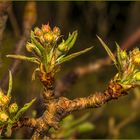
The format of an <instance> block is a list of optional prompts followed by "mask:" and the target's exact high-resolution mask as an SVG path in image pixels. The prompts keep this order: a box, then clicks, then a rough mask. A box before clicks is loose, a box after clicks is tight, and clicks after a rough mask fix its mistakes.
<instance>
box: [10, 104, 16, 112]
mask: <svg viewBox="0 0 140 140" xmlns="http://www.w3.org/2000/svg"><path fill="white" fill-rule="evenodd" d="M17 111H18V105H17V103H12V104H11V105H10V106H9V112H10V113H16V112H17Z"/></svg>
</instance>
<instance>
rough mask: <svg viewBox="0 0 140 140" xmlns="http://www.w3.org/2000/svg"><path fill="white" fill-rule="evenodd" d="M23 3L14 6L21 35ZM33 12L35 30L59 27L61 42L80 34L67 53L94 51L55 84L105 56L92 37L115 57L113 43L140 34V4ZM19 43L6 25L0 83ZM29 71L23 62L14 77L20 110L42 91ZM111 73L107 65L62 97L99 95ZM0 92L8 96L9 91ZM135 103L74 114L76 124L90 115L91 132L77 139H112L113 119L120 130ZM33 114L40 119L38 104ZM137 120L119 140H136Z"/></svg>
mask: <svg viewBox="0 0 140 140" xmlns="http://www.w3.org/2000/svg"><path fill="white" fill-rule="evenodd" d="M26 3H27V2H20V1H14V2H13V12H14V14H15V17H16V20H17V23H18V26H19V29H20V31H21V32H22V23H23V15H24V8H25V6H26ZM36 7H37V21H36V23H35V25H34V27H35V26H39V27H41V25H42V24H46V23H48V22H49V23H50V26H51V27H54V26H58V27H60V29H61V32H62V35H64V38H66V37H67V36H68V33H69V32H72V31H74V30H78V33H79V35H78V39H77V42H76V44H75V47H74V48H73V50H72V51H71V52H76V51H78V50H82V49H84V48H87V47H90V46H94V49H92V50H91V51H90V52H88V53H86V54H84V55H81V56H79V57H78V58H76V59H74V60H72V61H70V62H67V63H65V64H63V66H62V68H61V71H60V72H59V73H58V75H57V78H62V77H63V76H64V75H65V74H67V73H68V72H70V71H71V70H73V69H74V68H75V67H77V66H82V65H83V66H84V65H87V64H88V63H90V62H94V61H96V60H98V59H99V58H105V57H106V56H107V54H106V52H105V50H104V49H103V48H102V47H101V44H100V43H99V41H98V39H97V37H96V35H99V36H100V37H101V38H102V39H103V40H104V41H105V42H106V43H107V44H108V45H109V46H110V48H111V50H112V51H114V50H115V49H116V47H115V41H116V42H118V43H119V44H120V45H123V43H125V41H127V39H128V38H129V36H131V35H132V34H133V33H134V32H136V31H137V30H139V28H140V14H139V13H140V2H131V1H129V2H113V1H112V2H94V1H93V2H92V1H90V2H88V1H83V2H80V1H75V2H74V1H73V2H56V1H53V2H47V1H46V2H44V1H43V2H41V1H38V2H36ZM19 38H20V36H19V37H16V36H15V35H14V31H13V28H12V26H11V22H10V20H9V19H8V21H7V25H6V29H5V31H4V36H3V40H2V43H1V46H0V51H1V52H0V53H1V59H0V61H1V65H0V77H3V75H4V74H5V73H6V72H7V71H8V69H9V65H10V64H11V63H12V62H13V60H11V59H8V58H6V57H5V55H6V54H9V53H13V52H14V48H15V44H16V43H17V41H18V40H19ZM139 43H140V35H139V39H137V40H136V41H135V42H134V43H133V46H130V48H129V49H132V48H133V47H136V46H137V47H139V46H140V45H139ZM21 53H22V52H21ZM23 53H27V52H26V51H25V48H23ZM33 67H34V66H33V65H32V64H29V63H26V62H22V65H20V67H19V71H18V72H17V73H16V75H14V76H13V79H14V81H13V92H12V94H13V97H14V98H13V100H16V101H17V102H18V103H19V104H20V105H21V106H22V105H23V104H24V103H25V102H28V101H30V100H31V98H34V97H36V96H37V97H40V95H39V94H40V92H41V91H42V86H41V84H40V82H39V80H36V81H31V74H32V72H33ZM115 72H116V69H115V68H114V67H113V65H109V66H105V67H103V68H102V69H100V70H99V71H98V72H93V73H90V74H88V75H86V76H84V77H82V78H81V79H80V80H78V81H77V82H76V84H75V85H73V86H72V87H71V89H70V90H69V92H68V93H65V96H66V97H69V98H71V99H73V98H76V97H84V96H88V95H89V94H90V93H92V92H94V91H103V90H104V89H105V87H106V86H107V83H108V81H109V80H110V79H111V77H112V76H113V75H114V74H115ZM4 88H5V90H6V89H7V86H5V87H4ZM132 93H133V91H132ZM133 100H135V96H134V94H129V95H128V96H126V97H122V98H120V99H119V100H115V101H111V102H109V103H107V105H105V106H103V107H101V108H98V109H88V110H84V111H80V112H76V113H74V116H75V118H79V117H81V116H82V115H84V114H85V113H87V112H89V113H91V116H90V118H89V121H90V122H92V123H93V124H94V126H95V128H94V130H92V131H90V132H88V133H86V134H85V133H82V134H78V133H77V134H75V138H112V137H111V136H110V135H109V131H110V129H109V125H111V119H112V118H113V119H115V121H116V124H118V123H120V122H121V121H122V120H123V119H125V118H127V117H129V116H130V115H131V113H132V112H133V111H134V110H133V108H132V101H133ZM139 105H140V104H139ZM32 109H37V111H38V112H39V113H38V116H39V115H40V114H41V105H39V106H38V104H36V105H34V106H33V107H32ZM138 111H139V110H138V109H137V112H138ZM28 115H31V111H29V112H28ZM96 115H97V117H96ZM139 116H140V115H137V117H136V118H135V119H133V121H132V122H130V123H128V124H127V125H126V126H124V127H123V128H122V129H121V131H120V133H119V135H118V138H126V139H127V138H132V139H133V138H140V133H139V132H140V119H139ZM109 122H110V123H109ZM23 137H24V138H29V136H28V133H27V130H26V131H25V130H24V131H22V132H21V131H18V132H17V134H16V135H15V138H23Z"/></svg>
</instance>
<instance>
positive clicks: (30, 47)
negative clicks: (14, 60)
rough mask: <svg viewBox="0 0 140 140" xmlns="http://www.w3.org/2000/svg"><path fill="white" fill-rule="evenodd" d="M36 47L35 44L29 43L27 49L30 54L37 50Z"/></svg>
mask: <svg viewBox="0 0 140 140" xmlns="http://www.w3.org/2000/svg"><path fill="white" fill-rule="evenodd" d="M35 47H36V46H35V45H34V44H32V43H29V42H28V43H27V45H26V49H27V51H28V52H32V51H33V50H34V49H35Z"/></svg>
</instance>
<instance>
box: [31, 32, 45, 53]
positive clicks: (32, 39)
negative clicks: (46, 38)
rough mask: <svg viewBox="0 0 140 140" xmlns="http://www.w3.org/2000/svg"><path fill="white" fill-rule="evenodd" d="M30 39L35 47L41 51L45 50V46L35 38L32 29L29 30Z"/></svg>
mask: <svg viewBox="0 0 140 140" xmlns="http://www.w3.org/2000/svg"><path fill="white" fill-rule="evenodd" d="M31 41H32V43H34V44H35V45H36V47H37V48H38V49H39V50H40V52H41V53H43V52H44V51H45V48H44V47H43V46H42V45H41V44H40V43H39V42H38V41H37V40H36V39H35V36H34V32H33V31H31Z"/></svg>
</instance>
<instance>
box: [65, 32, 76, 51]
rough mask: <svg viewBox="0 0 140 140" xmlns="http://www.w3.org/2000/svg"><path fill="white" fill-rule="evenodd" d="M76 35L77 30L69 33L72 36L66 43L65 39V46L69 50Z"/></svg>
mask: <svg viewBox="0 0 140 140" xmlns="http://www.w3.org/2000/svg"><path fill="white" fill-rule="evenodd" d="M77 35H78V32H77V31H74V32H73V33H72V35H71V36H72V38H71V40H70V41H69V42H68V43H67V41H66V42H65V43H66V46H68V48H67V49H68V50H70V49H71V48H72V47H73V45H74V43H75V41H76V39H77Z"/></svg>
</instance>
